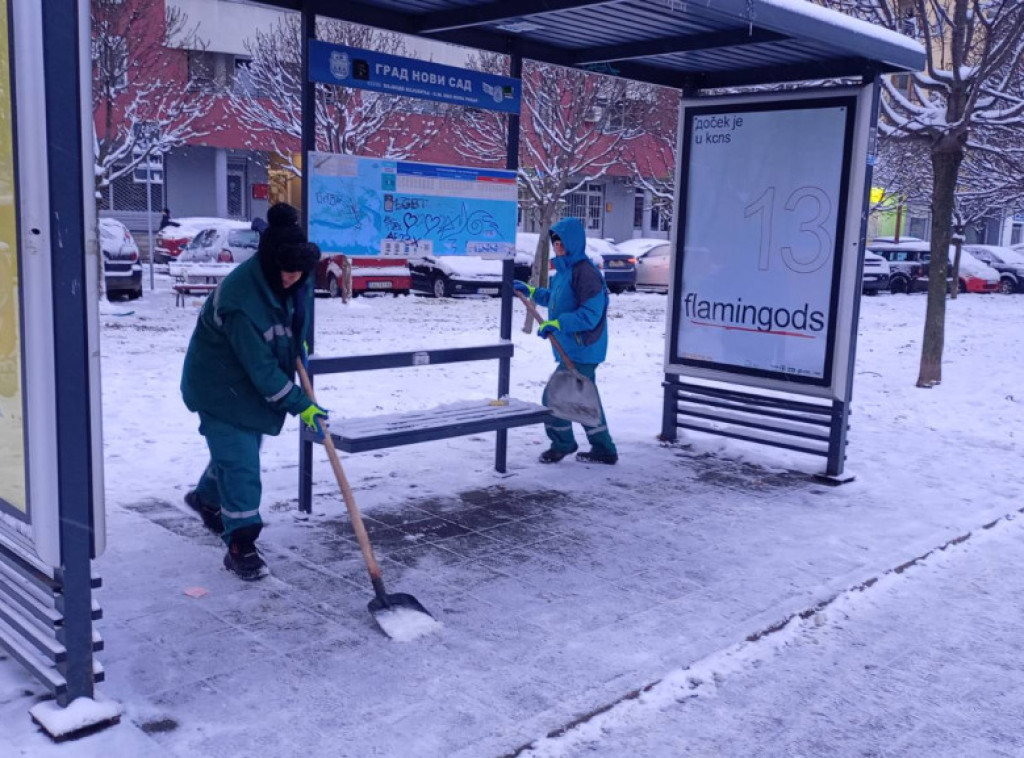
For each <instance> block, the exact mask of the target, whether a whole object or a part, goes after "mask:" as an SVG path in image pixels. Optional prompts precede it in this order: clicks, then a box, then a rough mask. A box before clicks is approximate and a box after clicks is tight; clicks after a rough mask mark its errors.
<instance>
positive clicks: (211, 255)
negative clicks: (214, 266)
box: [178, 221, 260, 263]
mask: <svg viewBox="0 0 1024 758" xmlns="http://www.w3.org/2000/svg"><path fill="white" fill-rule="evenodd" d="M259 245H260V235H259V232H256V231H254V230H253V229H252V228H250V225H249V222H247V221H223V222H221V223H218V224H214V225H211V226H209V227H206V228H205V229H202V230H200V231H199V232H198V233H197V234H196V235H195V236H194V237H193V238H192V241H191V242H189V243H188V244H187V245H186V246H185V248H184V250H182V251H181V254H180V255H179V256H178V261H179V262H180V263H242V262H244V261H247V260H249V259H250V258H252V257H253V256H254V255H255V254H256V250H257V249H258V248H259Z"/></svg>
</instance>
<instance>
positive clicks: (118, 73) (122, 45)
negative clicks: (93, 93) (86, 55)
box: [92, 35, 128, 92]
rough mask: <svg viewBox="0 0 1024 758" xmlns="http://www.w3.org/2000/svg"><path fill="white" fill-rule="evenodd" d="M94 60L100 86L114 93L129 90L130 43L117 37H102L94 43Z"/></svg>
mask: <svg viewBox="0 0 1024 758" xmlns="http://www.w3.org/2000/svg"><path fill="white" fill-rule="evenodd" d="M92 60H93V65H95V66H96V73H97V77H96V78H97V80H98V82H99V86H100V87H103V88H104V89H106V88H108V87H109V88H110V89H111V90H113V91H114V92H120V91H123V90H126V89H128V43H127V41H126V40H125V38H124V37H120V36H117V35H110V36H100V37H98V38H96V39H93V41H92Z"/></svg>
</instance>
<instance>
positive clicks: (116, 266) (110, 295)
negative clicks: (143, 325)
mask: <svg viewBox="0 0 1024 758" xmlns="http://www.w3.org/2000/svg"><path fill="white" fill-rule="evenodd" d="M99 233H100V253H101V254H102V255H103V284H104V288H105V289H106V291H107V299H108V300H114V299H115V298H118V297H127V298H128V299H129V300H135V299H136V298H139V297H142V264H141V262H140V261H139V246H138V245H137V244H136V243H135V238H134V237H132V233H131V232H130V231H128V227H126V226H125V225H124V224H122V223H121V222H120V221H117V220H115V219H112V218H101V219H100V221H99Z"/></svg>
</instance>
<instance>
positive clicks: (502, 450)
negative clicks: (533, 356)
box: [494, 139, 518, 474]
mask: <svg viewBox="0 0 1024 758" xmlns="http://www.w3.org/2000/svg"><path fill="white" fill-rule="evenodd" d="M517 148H518V139H517ZM513 281H515V262H514V261H512V260H511V259H505V260H503V261H502V262H501V323H500V326H499V328H500V330H501V339H502V340H509V341H510V340H511V339H512V282H513ZM511 386H512V359H511V358H499V359H498V398H499V399H500V398H504V397H508V393H509V388H510V387H511ZM507 459H508V430H507V429H502V430H501V431H499V432H498V436H497V439H496V441H495V446H494V468H495V469H496V470H497V472H498V473H499V474H504V473H505V470H506V468H507V466H506V465H505V464H506V461H507Z"/></svg>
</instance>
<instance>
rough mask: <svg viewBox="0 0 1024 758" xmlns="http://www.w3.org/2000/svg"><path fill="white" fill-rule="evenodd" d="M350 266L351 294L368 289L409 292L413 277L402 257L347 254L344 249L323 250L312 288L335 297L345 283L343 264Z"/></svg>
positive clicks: (360, 292)
mask: <svg viewBox="0 0 1024 758" xmlns="http://www.w3.org/2000/svg"><path fill="white" fill-rule="evenodd" d="M348 266H351V277H352V292H351V293H350V294H351V295H352V296H353V297H354V296H356V295H363V294H367V293H371V292H390V293H391V294H393V295H396V296H397V295H408V294H409V291H410V289H411V288H412V277H411V275H410V273H409V266H408V262H407V261H406V259H405V258H385V257H380V258H349V257H348V256H346V255H344V254H343V253H326V254H324V255H322V256H321V257H320V262H319V263H318V264H317V267H316V279H315V281H314V284H313V286H314V289H315V291H316V292H320V293H326V294H328V295H330V296H331V297H338V296H339V295H340V294H341V292H342V289H343V287H344V281H345V279H344V271H345V268H346V267H348Z"/></svg>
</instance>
